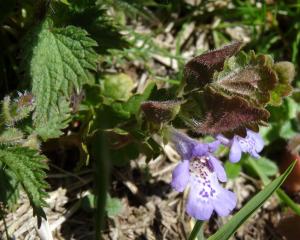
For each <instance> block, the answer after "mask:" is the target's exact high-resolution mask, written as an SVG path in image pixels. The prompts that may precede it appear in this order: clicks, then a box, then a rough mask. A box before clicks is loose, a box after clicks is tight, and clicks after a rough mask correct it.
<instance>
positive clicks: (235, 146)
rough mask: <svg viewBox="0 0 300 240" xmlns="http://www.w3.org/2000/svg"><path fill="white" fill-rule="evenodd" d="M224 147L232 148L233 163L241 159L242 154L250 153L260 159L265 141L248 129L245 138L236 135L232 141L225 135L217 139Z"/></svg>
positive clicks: (231, 157) (230, 156)
mask: <svg viewBox="0 0 300 240" xmlns="http://www.w3.org/2000/svg"><path fill="white" fill-rule="evenodd" d="M216 138H217V139H218V140H219V141H220V142H221V143H222V144H223V145H225V146H228V147H230V153H229V160H230V161H231V162H233V163H235V162H238V161H239V160H240V159H241V156H242V152H244V153H249V154H250V155H251V156H252V157H254V158H259V157H260V155H259V153H260V152H261V151H262V149H263V148H264V141H263V139H262V137H261V136H260V135H259V133H256V132H253V131H251V130H249V129H247V136H246V137H245V138H243V137H240V136H237V135H235V136H234V137H233V138H232V139H231V140H229V139H227V138H226V137H224V136H223V135H218V136H217V137H216Z"/></svg>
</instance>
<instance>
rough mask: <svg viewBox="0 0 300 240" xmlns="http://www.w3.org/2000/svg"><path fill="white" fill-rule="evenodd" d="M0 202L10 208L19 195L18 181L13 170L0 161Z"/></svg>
mask: <svg viewBox="0 0 300 240" xmlns="http://www.w3.org/2000/svg"><path fill="white" fill-rule="evenodd" d="M0 181H1V184H0V202H2V203H3V204H4V205H5V207H7V208H9V209H12V208H14V206H15V205H16V203H17V201H18V197H19V190H20V183H19V182H18V179H16V178H15V177H14V174H13V172H12V171H11V170H10V169H8V168H7V167H5V165H4V164H3V163H2V162H1V161H0Z"/></svg>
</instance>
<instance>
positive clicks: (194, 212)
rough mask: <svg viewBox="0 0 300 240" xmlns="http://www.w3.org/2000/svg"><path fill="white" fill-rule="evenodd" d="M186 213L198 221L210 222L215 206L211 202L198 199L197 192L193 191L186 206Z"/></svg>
mask: <svg viewBox="0 0 300 240" xmlns="http://www.w3.org/2000/svg"><path fill="white" fill-rule="evenodd" d="M186 212H187V213H188V214H189V215H190V216H191V217H193V218H196V219H198V220H208V219H209V218H210V217H211V214H212V212H213V206H212V204H211V202H210V201H209V200H206V201H204V200H201V199H200V198H198V197H197V191H195V189H191V191H190V193H189V197H188V201H187V204H186Z"/></svg>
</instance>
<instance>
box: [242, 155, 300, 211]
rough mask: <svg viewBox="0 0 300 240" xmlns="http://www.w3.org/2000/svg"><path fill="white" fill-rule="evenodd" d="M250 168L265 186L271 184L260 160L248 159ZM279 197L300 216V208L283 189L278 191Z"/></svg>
mask: <svg viewBox="0 0 300 240" xmlns="http://www.w3.org/2000/svg"><path fill="white" fill-rule="evenodd" d="M248 162H249V164H250V166H251V167H252V168H253V169H254V171H255V172H256V173H257V175H258V176H259V177H260V179H261V180H262V181H263V183H264V185H267V184H268V183H270V179H269V178H268V176H267V174H266V171H265V169H263V168H261V166H260V165H259V164H258V162H259V160H258V161H256V160H254V159H251V158H250V159H248ZM276 194H277V196H278V197H279V198H280V200H281V201H282V202H284V203H285V204H286V205H287V206H289V207H290V208H291V209H292V210H293V211H294V212H295V213H296V214H298V215H299V216H300V206H299V204H297V203H295V202H294V201H293V200H292V199H291V198H290V197H289V196H288V195H287V194H286V193H285V192H284V191H283V190H282V189H280V188H279V189H277V190H276Z"/></svg>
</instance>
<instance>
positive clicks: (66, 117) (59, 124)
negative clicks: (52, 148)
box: [34, 97, 71, 141]
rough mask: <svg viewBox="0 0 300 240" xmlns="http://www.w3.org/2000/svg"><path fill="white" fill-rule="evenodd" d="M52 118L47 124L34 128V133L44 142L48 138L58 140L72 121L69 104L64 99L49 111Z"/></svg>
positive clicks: (61, 98) (60, 99)
mask: <svg viewBox="0 0 300 240" xmlns="http://www.w3.org/2000/svg"><path fill="white" fill-rule="evenodd" d="M49 113H50V114H51V118H49V120H48V122H47V124H45V125H42V124H38V125H37V126H36V127H35V128H34V133H35V134H37V135H39V136H40V137H41V138H42V139H43V140H44V141H45V140H47V139H48V138H56V137H58V136H60V135H61V134H62V131H61V129H64V128H66V127H67V126H68V123H69V122H70V120H71V115H70V107H69V103H68V102H67V100H66V99H65V98H64V97H60V98H59V101H58V103H57V105H56V106H53V108H51V109H50V110H49Z"/></svg>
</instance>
